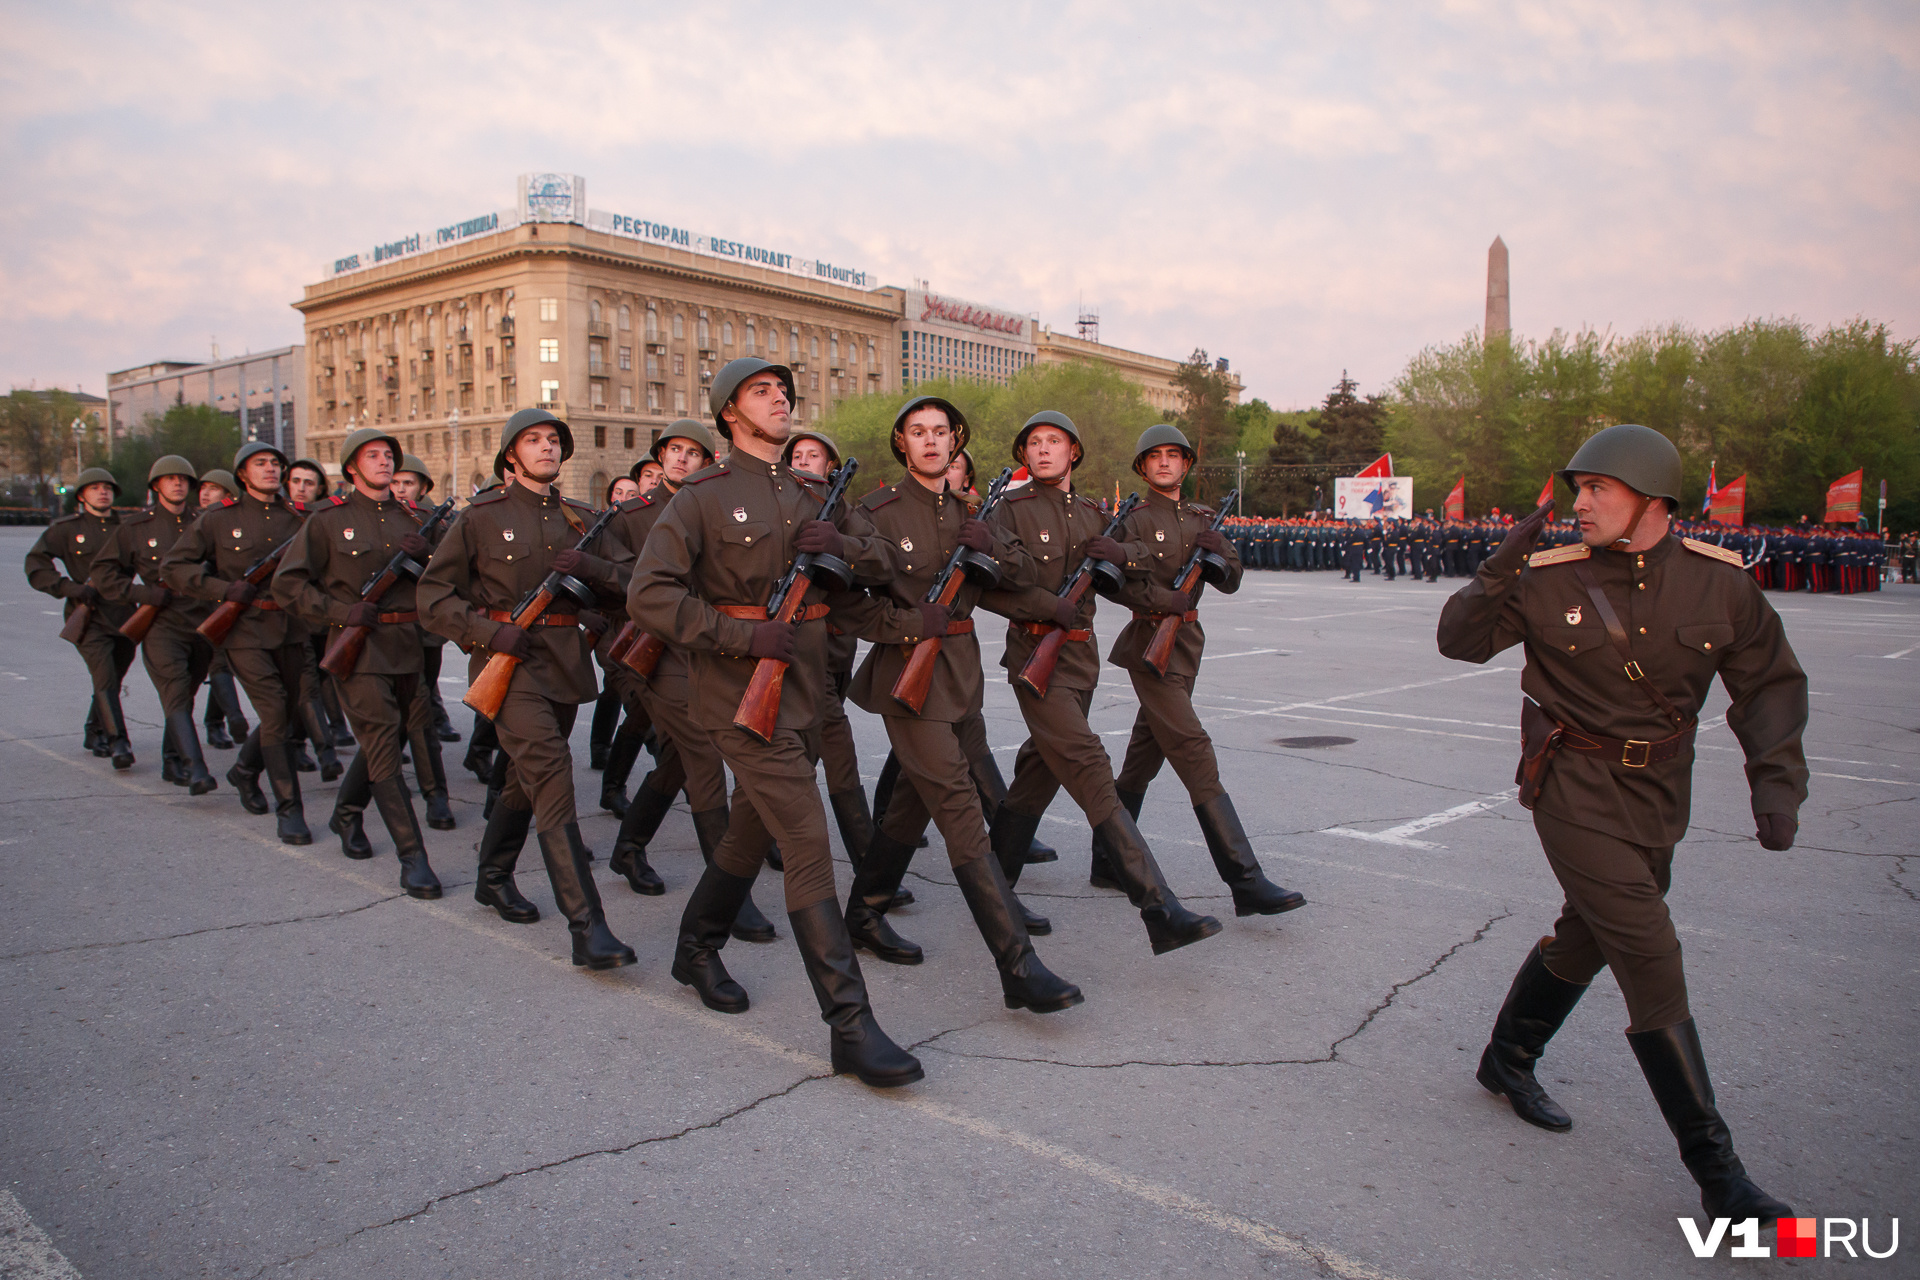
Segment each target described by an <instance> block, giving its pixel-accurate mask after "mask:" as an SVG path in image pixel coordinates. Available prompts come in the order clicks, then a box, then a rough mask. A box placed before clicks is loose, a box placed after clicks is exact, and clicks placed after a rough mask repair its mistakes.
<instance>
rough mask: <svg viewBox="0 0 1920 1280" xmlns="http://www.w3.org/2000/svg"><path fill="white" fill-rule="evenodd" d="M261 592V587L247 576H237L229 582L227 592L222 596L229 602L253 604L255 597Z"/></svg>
mask: <svg viewBox="0 0 1920 1280" xmlns="http://www.w3.org/2000/svg"><path fill="white" fill-rule="evenodd" d="M259 594H260V588H258V587H256V586H254V585H253V584H252V583H251V582H248V581H247V580H246V579H245V578H235V579H234V580H233V581H232V582H230V583H228V584H227V589H226V592H225V594H223V595H222V596H221V597H220V598H221V599H222V600H224V601H226V602H227V603H228V604H252V603H253V598H254V597H255V596H257V595H259Z"/></svg>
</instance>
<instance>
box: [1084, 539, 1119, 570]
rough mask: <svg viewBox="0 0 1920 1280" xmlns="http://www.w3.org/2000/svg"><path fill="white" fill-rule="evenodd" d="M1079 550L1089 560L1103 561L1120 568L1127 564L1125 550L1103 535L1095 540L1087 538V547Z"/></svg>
mask: <svg viewBox="0 0 1920 1280" xmlns="http://www.w3.org/2000/svg"><path fill="white" fill-rule="evenodd" d="M1081 550H1082V551H1084V552H1085V553H1086V557H1087V559H1089V560H1105V561H1107V562H1108V563H1109V564H1117V565H1120V566H1122V567H1124V566H1125V565H1126V563H1127V549H1126V548H1125V547H1123V546H1121V545H1120V544H1119V543H1117V542H1115V541H1114V540H1113V539H1112V538H1109V537H1107V536H1106V535H1105V534H1101V535H1100V536H1099V537H1097V538H1088V539H1087V545H1086V546H1084V547H1082V548H1081Z"/></svg>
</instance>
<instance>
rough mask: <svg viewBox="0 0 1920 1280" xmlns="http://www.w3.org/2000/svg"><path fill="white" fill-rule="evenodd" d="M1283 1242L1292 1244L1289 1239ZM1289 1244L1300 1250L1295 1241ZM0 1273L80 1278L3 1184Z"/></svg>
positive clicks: (12, 1279)
mask: <svg viewBox="0 0 1920 1280" xmlns="http://www.w3.org/2000/svg"><path fill="white" fill-rule="evenodd" d="M1287 1243H1289V1244H1293V1242H1292V1241H1291V1240H1289V1241H1288V1242H1287ZM1293 1247H1294V1248H1296V1249H1300V1246H1299V1245H1297V1244H1295V1245H1294V1246H1293ZM1301 1252H1302V1253H1303V1254H1304V1253H1305V1252H1306V1250H1304V1249H1301ZM0 1276H6V1277H7V1280H16V1278H17V1280H80V1272H79V1270H78V1269H77V1268H76V1267H75V1266H74V1265H73V1264H72V1263H71V1262H68V1261H67V1256H66V1255H65V1254H63V1253H61V1252H60V1250H59V1249H57V1248H55V1247H54V1244H53V1240H52V1239H51V1238H50V1237H49V1236H48V1235H47V1233H46V1232H44V1231H42V1230H41V1229H40V1228H39V1227H38V1226H36V1225H35V1224H34V1221H33V1219H32V1218H31V1217H29V1216H28V1214H27V1210H26V1207H25V1206H24V1205H22V1204H21V1203H20V1201H19V1200H18V1199H16V1198H15V1197H14V1194H13V1192H11V1191H8V1190H6V1189H5V1188H4V1187H0Z"/></svg>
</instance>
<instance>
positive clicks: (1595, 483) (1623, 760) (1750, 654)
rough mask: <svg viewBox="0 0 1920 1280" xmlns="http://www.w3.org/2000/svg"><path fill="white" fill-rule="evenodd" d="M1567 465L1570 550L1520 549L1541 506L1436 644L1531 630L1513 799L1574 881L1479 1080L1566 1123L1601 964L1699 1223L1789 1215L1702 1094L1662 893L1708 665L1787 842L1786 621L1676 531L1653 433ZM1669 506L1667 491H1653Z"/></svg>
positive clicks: (1461, 596)
mask: <svg viewBox="0 0 1920 1280" xmlns="http://www.w3.org/2000/svg"><path fill="white" fill-rule="evenodd" d="M1560 474H1561V476H1562V477H1563V478H1564V479H1565V480H1566V481H1567V482H1568V484H1570V485H1571V486H1572V487H1573V489H1574V492H1575V495H1576V497H1575V500H1574V512H1575V513H1576V515H1577V516H1578V517H1579V527H1580V535H1581V543H1580V544H1579V545H1574V546H1568V547H1564V548H1561V549H1557V550H1551V551H1542V552H1538V553H1536V554H1534V555H1533V556H1531V558H1529V557H1528V554H1527V553H1528V550H1529V548H1530V547H1531V546H1532V545H1533V542H1534V539H1535V538H1536V537H1537V536H1538V534H1539V532H1540V529H1541V527H1542V526H1543V525H1544V524H1545V523H1546V521H1547V518H1548V517H1549V515H1550V514H1551V513H1552V510H1553V504H1552V503H1551V502H1549V503H1548V504H1547V505H1545V506H1542V507H1541V508H1540V509H1539V510H1537V511H1535V512H1534V513H1533V514H1532V515H1531V516H1529V517H1527V518H1526V519H1525V520H1522V521H1520V522H1519V523H1518V524H1516V525H1515V526H1514V527H1513V529H1512V531H1511V532H1510V533H1508V535H1507V537H1506V539H1505V541H1503V542H1502V543H1501V544H1500V545H1499V547H1498V548H1497V549H1496V550H1495V552H1494V554H1493V555H1492V556H1491V557H1489V558H1488V560H1487V561H1486V563H1484V564H1483V565H1482V566H1481V568H1480V572H1479V575H1478V576H1477V577H1476V578H1475V579H1474V581H1473V582H1471V583H1469V584H1468V585H1467V586H1466V587H1464V588H1462V589H1461V590H1460V591H1459V592H1457V593H1455V595H1454V596H1453V597H1452V599H1450V600H1449V601H1448V602H1447V605H1446V608H1445V610H1444V611H1443V612H1442V614H1441V618H1440V627H1439V643H1440V651H1441V652H1442V653H1443V654H1445V655H1446V656H1448V657H1450V658H1458V659H1462V660H1465V661H1468V662H1485V661H1487V659H1489V658H1491V657H1492V656H1493V655H1494V654H1496V653H1499V652H1500V651H1501V650H1503V649H1506V648H1508V647H1509V646H1512V645H1515V644H1522V643H1524V644H1525V645H1526V648H1527V663H1526V668H1525V670H1524V672H1523V673H1522V675H1521V681H1520V686H1521V690H1522V691H1523V692H1524V693H1525V695H1526V700H1525V701H1524V703H1523V704H1522V710H1521V736H1522V741H1523V745H1522V759H1521V774H1520V777H1519V779H1518V781H1519V782H1520V783H1521V802H1522V803H1523V804H1525V805H1527V806H1528V807H1530V808H1532V810H1533V822H1534V829H1535V830H1536V831H1537V832H1538V833H1539V835H1540V843H1541V845H1542V847H1543V848H1544V849H1545V851H1546V855H1547V863H1548V865H1549V866H1551V867H1552V868H1553V871H1554V875H1555V876H1556V877H1557V878H1558V879H1559V881H1560V884H1561V887H1562V888H1563V889H1564V890H1565V892H1566V905H1565V906H1564V907H1563V908H1562V909H1561V913H1560V919H1559V920H1558V922H1556V924H1555V925H1554V931H1553V934H1552V935H1551V936H1550V937H1546V938H1542V939H1541V940H1540V942H1539V943H1538V944H1537V945H1536V946H1535V947H1534V948H1533V949H1532V951H1531V952H1530V953H1529V954H1528V956H1527V959H1526V962H1525V963H1524V964H1523V965H1522V966H1521V967H1520V971H1519V973H1518V974H1517V975H1516V976H1515V977H1514V980H1513V985H1512V987H1511V988H1510V989H1509V990H1508V992H1507V998H1506V1002H1505V1004H1504V1005H1503V1006H1502V1007H1501V1010H1500V1014H1499V1016H1498V1018H1496V1019H1495V1021H1494V1026H1493V1034H1492V1037H1491V1040H1490V1041H1489V1043H1488V1045H1487V1049H1486V1052H1485V1053H1484V1054H1482V1055H1481V1059H1480V1069H1479V1074H1478V1078H1479V1081H1480V1083H1481V1084H1482V1085H1484V1086H1485V1087H1486V1088H1487V1089H1489V1090H1491V1091H1492V1092H1494V1093H1496V1094H1504V1095H1505V1096H1506V1097H1507V1099H1508V1100H1509V1102H1511V1103H1512V1105H1513V1109H1514V1112H1515V1113H1516V1114H1518V1115H1519V1116H1520V1118H1521V1119H1523V1120H1526V1121H1527V1122H1529V1123H1531V1124H1535V1125H1538V1126H1540V1127H1542V1128H1545V1129H1553V1130H1565V1129H1567V1128H1570V1127H1571V1126H1572V1123H1573V1121H1572V1120H1571V1119H1570V1118H1569V1117H1568V1116H1567V1113H1566V1112H1565V1111H1564V1110H1562V1109H1561V1107H1560V1106H1559V1104H1558V1103H1556V1102H1555V1101H1554V1100H1553V1099H1552V1098H1550V1097H1549V1096H1547V1093H1546V1090H1544V1089H1543V1088H1541V1086H1540V1082H1539V1081H1538V1080H1537V1079H1536V1078H1535V1075H1534V1064H1535V1062H1537V1061H1538V1060H1539V1057H1540V1054H1541V1052H1542V1051H1543V1050H1544V1049H1545V1048H1546V1044H1547V1041H1548V1040H1549V1039H1551V1038H1552V1036H1553V1034H1554V1032H1556V1031H1557V1030H1559V1028H1560V1025H1561V1023H1562V1022H1563V1021H1565V1019H1566V1017H1567V1015H1568V1014H1569V1013H1570V1012H1572V1010H1573V1007H1574V1005H1575V1004H1576V1003H1577V1002H1578V1001H1579V999H1580V997H1581V995H1582V994H1583V993H1584V992H1585V991H1586V989H1587V984H1588V983H1589V982H1591V981H1592V980H1593V977H1594V975H1595V974H1597V973H1598V972H1599V971H1600V970H1601V969H1602V968H1609V967H1610V968H1611V969H1612V970H1613V974H1614V977H1615V978H1616V979H1617V980H1618V981H1619V984H1620V990H1621V993H1622V994H1623V995H1624V996H1625V997H1626V1002H1627V1013H1628V1015H1629V1017H1630V1019H1631V1025H1630V1026H1629V1027H1628V1029H1627V1042H1628V1044H1629V1045H1631V1046H1632V1048H1633V1052H1634V1056H1635V1057H1636V1058H1637V1059H1638V1060H1639V1063H1640V1069H1641V1071H1642V1073H1643V1074H1644V1075H1645V1076H1646V1079H1647V1084H1648V1086H1649V1087H1650V1088H1651V1089H1652V1091H1653V1096H1654V1099H1655V1101H1657V1102H1658V1103H1659V1106H1660V1111H1661V1114H1662V1115H1663V1116H1665V1118H1666V1121H1667V1125H1668V1127H1669V1128H1670V1129H1671V1130H1672V1131H1673V1134H1674V1137H1675V1138H1676V1139H1677V1140H1678V1142H1679V1146H1680V1157H1681V1159H1682V1161H1684V1162H1685V1164H1686V1166H1687V1168H1688V1170H1689V1171H1690V1172H1691V1173H1692V1174H1693V1177H1694V1180H1695V1181H1696V1182H1698V1183H1699V1184H1700V1201H1701V1205H1702V1207H1703V1208H1704V1209H1705V1210H1706V1213H1707V1215H1708V1216H1709V1217H1725V1218H1733V1219H1736V1220H1738V1219H1743V1218H1755V1217H1757V1218H1762V1219H1768V1220H1771V1219H1774V1218H1779V1217H1787V1216H1790V1215H1791V1214H1792V1212H1793V1211H1792V1210H1791V1209H1789V1208H1788V1207H1787V1206H1786V1205H1784V1204H1782V1203H1781V1202H1780V1201H1778V1200H1776V1199H1774V1198H1773V1197H1772V1196H1769V1195H1767V1194H1766V1193H1765V1192H1763V1191H1762V1190H1760V1188H1759V1187H1757V1186H1755V1185H1754V1184H1753V1182H1752V1181H1751V1180H1750V1179H1749V1178H1748V1177H1747V1174H1746V1170H1745V1169H1744V1168H1743V1167H1742V1165H1741V1163H1740V1159H1739V1157H1738V1156H1736V1155H1735V1154H1734V1151H1733V1139H1732V1136H1731V1135H1730V1134H1729V1132H1728V1130H1727V1124H1726V1121H1725V1120H1723V1119H1722V1118H1721V1116H1720V1113H1719V1111H1718V1110H1717V1109H1716V1108H1715V1106H1714V1097H1713V1086H1712V1084H1711V1083H1710V1082H1709V1080H1708V1076H1707V1065H1706V1059H1705V1057H1704V1055H1703V1054H1702V1051H1701V1045H1700V1035H1699V1031H1698V1029H1697V1028H1696V1026H1695V1023H1694V1019H1693V1015H1692V1012H1691V1010H1690V1009H1689V1008H1688V1004H1687V984H1686V977H1685V974H1684V973H1683V972H1682V968H1681V962H1680V941H1679V939H1678V937H1677V936H1676V935H1675V933H1674V927H1673V921H1672V919H1671V917H1670V916H1669V914H1668V911H1667V904H1666V894H1667V888H1668V885H1669V884H1670V882H1671V877H1672V870H1673V852H1674V846H1675V844H1676V843H1677V842H1678V841H1679V840H1680V838H1681V837H1682V836H1683V835H1684V834H1685V833H1686V829H1687V818H1688V811H1689V807H1690V801H1691V790H1692V773H1693V739H1694V732H1695V730H1696V728H1697V726H1698V722H1699V713H1700V707H1701V704H1702V703H1703V702H1704V701H1705V699H1706V696H1707V692H1708V689H1709V687H1710V685H1711V683H1712V681H1713V678H1714V676H1715V675H1716V674H1717V675H1719V677H1720V679H1721V681H1722V682H1723V683H1724V684H1725V685H1726V688H1727V692H1728V693H1729V694H1730V695H1731V697H1732V700H1733V701H1732V706H1731V707H1730V708H1729V709H1728V712H1727V725H1728V727H1729V728H1730V729H1731V730H1732V731H1733V734H1734V736H1735V738H1736V739H1738V740H1739V743H1740V746H1741V748H1742V750H1743V751H1744V752H1745V754H1746V761H1747V764H1746V772H1747V778H1748V782H1749V785H1750V787H1751V789H1752V792H1753V812H1754V815H1755V818H1754V820H1755V824H1756V826H1757V827H1758V831H1759V841H1760V844H1761V846H1762V847H1763V848H1766V849H1771V850H1785V849H1789V848H1791V847H1792V846H1793V838H1794V834H1795V831H1796V830H1797V828H1798V819H1797V814H1798V812H1799V808H1800V805H1801V803H1802V802H1803V801H1804V800H1805V799H1806V795H1807V765H1806V758H1805V756H1804V754H1803V752H1802V748H1801V735H1802V732H1803V731H1804V729H1805V727H1806V722H1807V679H1806V676H1805V674H1804V673H1803V672H1802V671H1801V669H1800V664H1799V662H1798V661H1797V660H1796V659H1795V657H1794V654H1793V649H1792V647H1791V646H1790V645H1789V644H1788V643H1787V638H1786V633H1785V631H1784V629H1783V628H1782V626H1781V623H1780V618H1779V615H1778V614H1776V613H1775V612H1774V611H1773V606H1771V605H1770V604H1768V603H1767V601H1766V598H1765V597H1764V596H1762V595H1761V593H1760V591H1759V589H1758V587H1756V586H1755V584H1754V582H1753V580H1752V578H1750V577H1749V576H1748V575H1747V574H1746V573H1745V572H1744V571H1743V570H1742V568H1741V565H1740V563H1739V557H1738V556H1737V555H1736V554H1734V553H1732V552H1729V551H1726V550H1724V549H1722V548H1719V547H1715V546H1712V545H1711V544H1709V543H1705V542H1695V541H1692V540H1691V539H1687V540H1682V539H1680V538H1676V537H1673V536H1670V535H1669V532H1668V521H1669V519H1670V517H1671V512H1672V511H1673V510H1674V509H1677V508H1678V507H1679V493H1680V455H1679V452H1678V451H1677V450H1676V449H1675V448H1674V447H1673V445H1672V443H1671V442H1669V441H1668V440H1667V438H1666V437H1665V436H1662V435H1661V434H1659V433H1658V432H1656V431H1651V430H1649V429H1648V428H1646V427H1641V426H1616V427H1608V428H1607V429H1606V430H1604V431H1602V432H1600V433H1599V434H1598V435H1595V436H1593V437H1592V438H1590V439H1589V440H1588V441H1587V442H1586V443H1585V444H1583V445H1581V446H1580V448H1579V450H1578V451H1577V452H1576V453H1575V454H1574V455H1573V459H1572V461H1570V462H1569V463H1568V464H1567V467H1566V470H1564V471H1562V472H1561V473H1560ZM1662 504H1664V505H1662Z"/></svg>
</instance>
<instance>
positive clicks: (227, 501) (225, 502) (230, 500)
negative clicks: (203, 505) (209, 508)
mask: <svg viewBox="0 0 1920 1280" xmlns="http://www.w3.org/2000/svg"><path fill="white" fill-rule="evenodd" d="M239 501H240V499H238V498H235V497H232V496H231V495H229V496H228V497H225V498H222V499H220V505H221V506H223V507H231V506H233V505H234V504H235V503H237V502H239Z"/></svg>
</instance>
